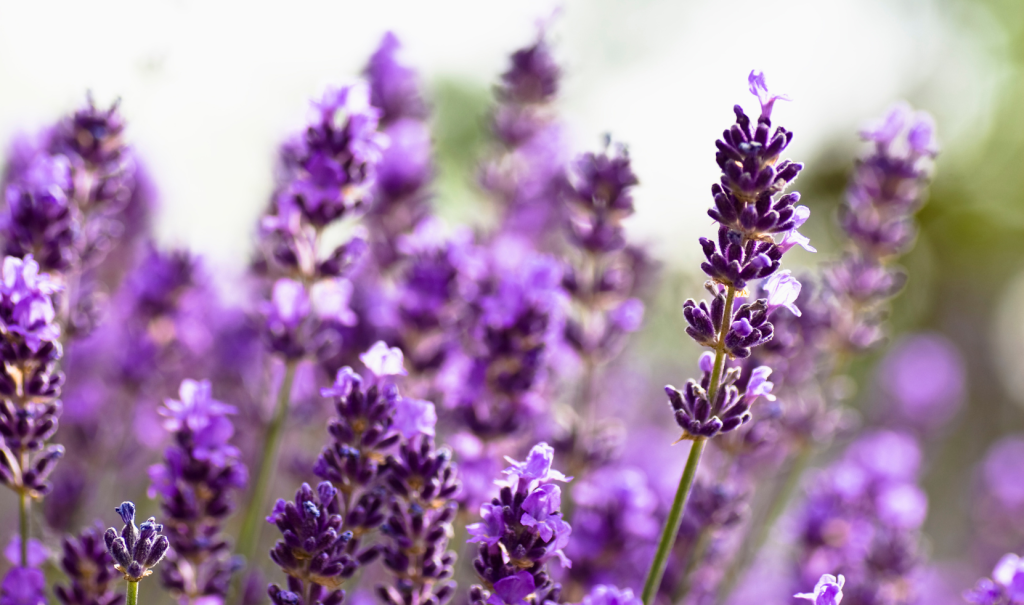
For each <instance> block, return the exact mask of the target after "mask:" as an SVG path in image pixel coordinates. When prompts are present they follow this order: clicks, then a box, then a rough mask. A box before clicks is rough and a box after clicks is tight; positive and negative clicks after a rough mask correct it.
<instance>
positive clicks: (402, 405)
mask: <svg viewBox="0 0 1024 605" xmlns="http://www.w3.org/2000/svg"><path fill="white" fill-rule="evenodd" d="M436 424H437V411H436V410H435V409H434V404H433V403H431V402H429V401H424V400H422V399H412V398H411V397H401V398H399V400H398V401H397V402H396V403H395V416H394V418H393V419H392V427H394V428H395V429H396V430H397V431H398V432H400V433H402V436H403V437H405V438H406V439H407V440H408V439H412V438H413V437H415V436H416V435H430V436H434V426H435V425H436Z"/></svg>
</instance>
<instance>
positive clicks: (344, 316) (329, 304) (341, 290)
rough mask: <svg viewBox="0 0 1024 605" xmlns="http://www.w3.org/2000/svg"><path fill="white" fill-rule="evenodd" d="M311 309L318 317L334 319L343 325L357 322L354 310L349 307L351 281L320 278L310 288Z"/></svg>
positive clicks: (340, 278)
mask: <svg viewBox="0 0 1024 605" xmlns="http://www.w3.org/2000/svg"><path fill="white" fill-rule="evenodd" d="M309 294H310V300H311V302H312V306H313V311H314V312H315V313H316V316H317V317H319V318H320V319H326V320H331V321H336V322H338V323H339V324H341V325H343V326H354V325H356V324H357V323H358V322H359V318H358V317H357V316H356V314H355V312H353V311H352V309H350V308H349V301H350V300H351V299H352V282H350V281H349V280H347V279H345V278H343V277H335V278H333V279H322V280H320V281H318V282H316V283H315V284H313V287H312V288H310V292H309Z"/></svg>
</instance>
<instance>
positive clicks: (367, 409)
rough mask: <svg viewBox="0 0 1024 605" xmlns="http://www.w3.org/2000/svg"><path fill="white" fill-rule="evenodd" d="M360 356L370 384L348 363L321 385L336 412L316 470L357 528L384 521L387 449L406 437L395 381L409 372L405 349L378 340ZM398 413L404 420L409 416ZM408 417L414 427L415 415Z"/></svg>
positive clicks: (402, 403) (351, 525)
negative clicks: (329, 383)
mask: <svg viewBox="0 0 1024 605" xmlns="http://www.w3.org/2000/svg"><path fill="white" fill-rule="evenodd" d="M360 359H361V360H362V361H363V363H364V364H365V365H366V366H367V368H369V370H370V372H371V374H372V375H373V377H374V378H373V380H371V381H370V383H369V384H368V385H364V382H363V379H362V378H361V377H360V376H359V375H358V374H356V373H355V371H354V370H353V369H352V368H350V367H348V366H346V367H344V368H342V369H341V370H339V371H338V375H337V377H336V379H335V381H334V385H333V386H330V387H326V388H323V389H321V391H320V393H321V395H322V396H324V397H327V398H332V399H334V407H335V411H336V412H337V416H335V417H333V418H331V419H330V421H329V422H328V424H327V432H328V433H329V434H330V437H331V442H330V443H329V444H328V445H327V446H326V447H324V449H323V450H322V451H321V453H320V456H319V457H318V458H317V460H316V464H315V465H314V467H313V472H314V473H315V474H316V476H318V477H320V478H321V479H325V480H327V481H330V482H331V483H333V484H334V485H335V486H336V487H337V489H338V490H340V491H341V493H342V494H343V495H344V504H345V505H346V506H347V509H346V510H345V511H344V512H345V526H346V527H349V528H352V529H353V531H355V530H356V529H357V528H359V529H360V530H361V531H365V530H368V529H372V528H374V527H377V526H379V525H380V524H381V523H382V522H383V521H384V518H385V510H384V508H383V507H384V505H385V499H384V494H383V492H382V490H381V489H380V485H379V483H380V478H381V475H382V474H383V472H384V468H385V466H386V465H385V461H386V452H387V451H388V450H389V449H391V448H392V447H394V446H395V445H396V444H397V443H398V442H399V440H400V439H401V438H402V428H403V427H401V426H396V411H398V408H399V407H400V406H401V407H402V408H403V409H404V408H405V407H406V406H405V401H406V400H404V399H403V398H402V397H401V395H400V394H399V392H398V387H397V386H396V385H395V383H394V382H393V381H392V377H394V376H400V375H404V374H405V373H406V372H405V368H404V367H403V365H402V352H401V350H399V349H397V348H388V346H387V345H386V344H384V343H383V342H378V343H376V344H375V345H374V346H373V347H371V348H370V350H368V351H366V352H365V353H363V354H362V355H361V356H360ZM398 419H399V420H402V421H406V419H407V417H406V416H401V417H400V418H398ZM435 420H436V417H435ZM408 422H409V424H410V425H412V430H414V427H415V424H416V419H415V417H413V418H412V419H409V420H408ZM431 426H432V425H431ZM405 428H409V427H405ZM356 542H358V539H356Z"/></svg>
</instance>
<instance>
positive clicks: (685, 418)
mask: <svg viewBox="0 0 1024 605" xmlns="http://www.w3.org/2000/svg"><path fill="white" fill-rule="evenodd" d="M710 361H711V357H710V356H709V355H708V354H705V356H704V357H702V362H701V370H702V372H701V381H700V384H698V383H697V382H696V381H694V380H692V379H691V380H689V381H687V382H686V386H684V387H683V390H682V391H680V390H678V389H676V388H675V387H673V386H666V387H665V393H666V394H667V395H668V398H669V404H670V405H671V406H672V409H673V411H674V412H675V418H676V423H677V424H678V425H679V426H680V427H681V428H682V429H683V431H684V433H683V436H684V438H692V437H714V436H715V435H717V434H718V433H726V432H729V431H732V430H735V429H736V428H738V427H739V426H740V425H742V424H744V423H745V422H747V421H748V420H750V407H751V406H752V405H753V404H754V402H755V401H756V400H757V398H758V397H765V398H771V389H772V383H771V382H768V381H767V380H765V379H766V378H767V376H768V374H770V373H771V369H770V368H767V367H759V368H756V369H754V370H752V371H751V374H750V377H749V379H748V381H747V385H746V390H745V391H743V392H742V393H741V392H740V390H739V388H738V386H737V383H738V381H739V380H740V376H741V369H740V368H738V367H732V368H729V369H728V370H726V372H725V375H724V376H723V378H722V380H721V382H720V384H719V386H718V390H717V391H716V392H715V396H714V401H711V400H710V399H709V396H708V392H707V389H708V386H709V385H710V383H711V374H712V368H711V367H710V363H709V362H710Z"/></svg>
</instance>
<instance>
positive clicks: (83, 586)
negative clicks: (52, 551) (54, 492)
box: [54, 526, 124, 605]
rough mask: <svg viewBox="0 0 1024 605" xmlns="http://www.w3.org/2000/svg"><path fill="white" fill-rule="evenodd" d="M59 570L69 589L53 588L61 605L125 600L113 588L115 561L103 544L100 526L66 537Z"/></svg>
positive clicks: (95, 604) (98, 604)
mask: <svg viewBox="0 0 1024 605" xmlns="http://www.w3.org/2000/svg"><path fill="white" fill-rule="evenodd" d="M61 568H62V569H63V570H64V573H66V574H67V576H68V579H69V580H71V583H70V584H69V585H68V586H61V585H58V586H55V587H54V593H55V594H56V595H57V598H58V599H59V600H60V602H61V603H63V604H64V605H114V604H115V603H117V602H118V601H122V600H124V595H123V594H120V593H118V592H116V591H115V590H114V587H113V584H114V582H115V581H116V580H117V573H116V572H115V571H114V558H113V557H112V556H111V555H110V553H109V552H108V551H107V548H106V545H105V544H104V540H103V526H98V527H90V528H86V529H85V530H84V531H83V532H82V533H80V534H79V535H77V536H67V537H65V538H64V556H63V557H62V558H61Z"/></svg>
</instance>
